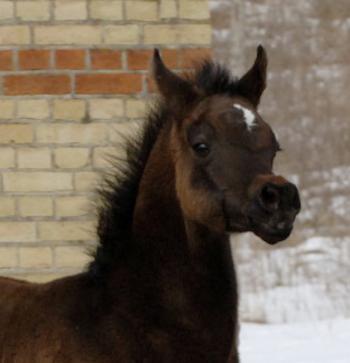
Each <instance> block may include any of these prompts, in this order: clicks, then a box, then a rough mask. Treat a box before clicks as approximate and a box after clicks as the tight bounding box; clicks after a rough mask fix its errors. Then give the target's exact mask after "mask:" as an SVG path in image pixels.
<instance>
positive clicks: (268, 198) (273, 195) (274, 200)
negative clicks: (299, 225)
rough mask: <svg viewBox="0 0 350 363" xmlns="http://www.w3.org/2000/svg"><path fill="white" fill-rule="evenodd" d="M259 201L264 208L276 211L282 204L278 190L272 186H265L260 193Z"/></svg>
mask: <svg viewBox="0 0 350 363" xmlns="http://www.w3.org/2000/svg"><path fill="white" fill-rule="evenodd" d="M259 200H260V204H261V205H262V207H263V208H265V209H268V210H276V209H277V208H278V206H279V202H280V195H279V191H278V189H277V188H275V187H274V186H272V185H265V186H264V187H263V188H262V189H261V191H260V196H259Z"/></svg>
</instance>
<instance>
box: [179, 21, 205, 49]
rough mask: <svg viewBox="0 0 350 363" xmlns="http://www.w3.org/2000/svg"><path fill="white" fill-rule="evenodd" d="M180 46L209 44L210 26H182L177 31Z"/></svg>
mask: <svg viewBox="0 0 350 363" xmlns="http://www.w3.org/2000/svg"><path fill="white" fill-rule="evenodd" d="M179 43H180V44H189V43H190V44H201V45H203V44H204V45H210V44H211V26H210V25H209V24H189V25H182V26H181V27H180V31H179Z"/></svg>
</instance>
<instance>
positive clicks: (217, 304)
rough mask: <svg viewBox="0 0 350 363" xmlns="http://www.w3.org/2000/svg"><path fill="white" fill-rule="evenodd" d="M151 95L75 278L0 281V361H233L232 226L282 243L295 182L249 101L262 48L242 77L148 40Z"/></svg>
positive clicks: (256, 92)
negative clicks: (185, 63)
mask: <svg viewBox="0 0 350 363" xmlns="http://www.w3.org/2000/svg"><path fill="white" fill-rule="evenodd" d="M152 69H153V77H154V80H155V83H156V85H157V88H158V90H159V93H160V99H159V101H158V104H157V105H156V106H155V107H154V108H153V110H151V111H150V113H149V115H148V118H147V122H145V125H144V127H143V129H142V131H140V134H139V135H138V136H137V137H134V138H133V139H130V140H129V141H128V142H127V153H126V154H127V160H125V163H122V164H121V165H119V166H118V167H116V171H115V173H113V175H110V176H109V177H107V178H106V180H105V182H104V183H103V184H102V187H101V188H100V191H99V192H100V193H99V195H100V197H101V198H100V200H101V202H100V203H99V205H98V212H99V214H98V226H97V236H98V246H97V248H96V251H95V252H94V257H93V261H92V262H91V263H90V265H89V266H88V267H87V268H86V270H85V271H84V272H82V273H80V274H78V275H74V276H69V277H65V278H61V279H57V280H54V281H52V282H48V283H45V284H35V283H29V282H24V281H19V280H15V279H9V278H2V279H1V280H0V362H1V363H14V362H15V363H48V362H50V363H52V362H54V363H83V362H84V363H100V362H103V363H112V362H114V363H131V362H152V363H157V362H166V363H173V362H177V363H178V362H191V363H197V362H198V363H199V362H201V363H203V362H210V363H226V362H229V363H238V362H239V352H238V342H237V336H238V325H239V324H238V313H237V306H238V292H237V290H238V289H237V282H236V276H235V270H234V263H233V259H232V256H231V249H230V245H229V237H230V235H231V234H235V233H241V232H246V231H250V232H253V233H255V234H256V235H257V236H259V237H260V238H261V239H263V240H264V241H266V242H267V243H269V244H275V243H277V242H279V241H282V240H285V239H286V238H287V237H288V236H289V234H290V233H291V231H292V229H293V224H294V220H295V218H296V215H297V214H298V212H299V210H300V199H299V194H298V189H297V187H296V186H295V185H294V184H292V183H291V182H289V181H288V180H287V179H286V178H284V177H283V176H280V175H275V174H274V173H273V171H272V169H273V161H274V158H275V156H276V153H277V152H278V151H279V150H280V146H279V143H278V140H277V137H276V135H275V134H274V132H273V131H272V129H271V127H270V126H269V125H268V124H267V123H266V121H264V120H263V118H262V117H261V115H260V114H259V113H258V111H257V108H258V105H259V102H260V98H261V95H262V93H263V91H264V89H265V87H266V72H267V55H266V52H265V50H264V48H263V47H262V46H259V47H258V48H257V54H256V59H255V62H254V64H253V65H252V66H251V68H250V69H249V70H248V71H247V73H246V74H245V75H243V76H242V77H241V78H234V77H233V76H232V75H231V73H230V72H229V71H228V70H227V69H226V68H225V67H224V66H222V65H219V64H216V63H215V62H213V61H211V60H204V61H202V62H201V63H199V64H198V65H197V66H196V68H195V69H194V70H192V71H191V72H188V73H186V74H183V75H180V74H177V73H175V72H173V71H171V70H170V69H168V68H167V67H166V65H165V64H164V63H163V61H162V58H161V56H160V53H159V51H158V50H157V49H155V50H154V55H153V60H152Z"/></svg>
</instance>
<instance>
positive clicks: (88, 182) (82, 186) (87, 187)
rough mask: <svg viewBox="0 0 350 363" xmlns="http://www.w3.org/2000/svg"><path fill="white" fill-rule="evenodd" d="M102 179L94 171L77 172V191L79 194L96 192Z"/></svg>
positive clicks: (75, 176)
mask: <svg viewBox="0 0 350 363" xmlns="http://www.w3.org/2000/svg"><path fill="white" fill-rule="evenodd" d="M100 179H101V177H100V175H99V174H98V173H95V172H92V171H81V172H77V173H75V174H74V185H75V189H76V190H77V191H79V192H92V191H95V189H96V187H97V185H98V184H99V182H100Z"/></svg>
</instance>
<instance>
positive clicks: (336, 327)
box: [240, 319, 350, 363]
mask: <svg viewBox="0 0 350 363" xmlns="http://www.w3.org/2000/svg"><path fill="white" fill-rule="evenodd" d="M349 342H350V319H348V320H347V319H344V320H328V321H321V322H308V323H293V324H281V325H262V324H260V325H258V324H247V323H245V324H242V326H241V332H240V355H241V363H265V362H268V363H349V362H350V345H349Z"/></svg>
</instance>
